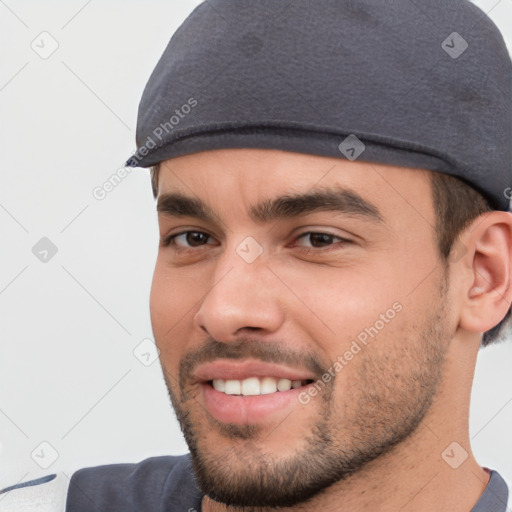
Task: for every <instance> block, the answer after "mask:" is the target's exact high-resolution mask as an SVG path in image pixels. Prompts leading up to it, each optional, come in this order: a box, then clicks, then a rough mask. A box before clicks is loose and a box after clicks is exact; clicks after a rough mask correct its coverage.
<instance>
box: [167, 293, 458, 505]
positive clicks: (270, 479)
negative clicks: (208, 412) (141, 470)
mask: <svg viewBox="0 0 512 512" xmlns="http://www.w3.org/2000/svg"><path fill="white" fill-rule="evenodd" d="M444 284H445V285H446V283H444ZM445 289H446V288H443V287H441V299H443V298H444V297H445V293H444V290H445ZM446 309H447V308H446V301H444V300H440V301H439V303H438V307H437V308H436V309H435V311H434V312H432V314H431V315H430V316H429V317H428V318H426V320H424V322H423V325H421V326H419V331H420V333H419V341H418V337H416V338H411V336H414V334H412V335H411V333H409V339H408V340H407V341H406V342H405V343H403V342H402V340H399V341H400V342H397V343H396V346H399V347H402V348H401V349H397V350H396V351H395V352H394V353H393V354H386V355H385V357H382V355H376V356H374V355H373V354H372V352H371V351H372V346H368V347H366V348H365V349H364V351H365V352H366V353H365V354H364V355H363V356H362V357H364V359H362V360H361V362H360V365H358V367H357V374H356V375H357V376H356V377H355V379H356V382H355V383H354V384H355V385H353V386H351V389H352V390H354V391H353V393H352V396H349V397H348V403H349V404H350V408H349V409H348V411H349V416H346V415H345V414H346V412H347V411H346V410H344V409H343V407H342V408H340V407H336V402H335V400H336V397H337V395H336V392H335V388H333V387H326V388H324V390H322V391H321V392H320V393H319V395H318V396H317V397H315V400H314V401H311V402H310V404H308V407H316V410H317V411H318V419H317V421H316V422H315V424H314V425H313V426H312V428H311V430H310V434H309V435H308V436H307V437H306V438H304V439H301V440H300V447H298V448H297V450H294V451H293V455H289V456H279V455H275V454H273V453H269V452H265V450H264V443H265V435H262V432H263V431H262V429H261V428H260V426H258V425H232V424H221V423H219V422H216V423H217V427H218V428H217V431H218V433H219V435H220V436H223V437H224V438H229V439H231V440H232V441H233V444H232V446H231V447H230V448H229V449H227V450H225V451H223V452H222V454H219V453H218V451H215V447H213V449H212V446H208V445H206V443H205V442H204V439H205V436H204V433H203V432H204V430H203V429H210V430H211V429H212V426H211V423H210V422H209V421H202V422H198V423H197V424H196V423H195V422H194V421H193V420H192V416H191V411H190V409H191V408H194V407H195V408H196V412H199V413H200V412H201V408H200V406H199V404H197V403H196V404H195V405H194V399H193V398H190V397H189V398H188V399H185V400H183V396H184V395H186V393H184V391H183V390H182V389H180V397H181V399H179V398H178V395H177V393H176V392H175V390H174V387H175V386H172V385H171V382H170V379H169V378H168V373H167V372H166V370H165V368H164V366H163V365H162V368H163V373H164V378H165V381H166V384H167V388H168V392H169V396H170V399H171V402H172V405H173V407H174V410H175V412H176V416H177V418H178V421H179V423H180V427H181V429H182V432H183V434H184V437H185V440H186V442H187V444H188V446H189V449H190V455H191V462H192V467H193V470H194V473H195V476H196V479H197V483H198V486H199V488H200V490H201V491H202V492H203V493H204V494H206V495H207V496H209V497H210V498H211V499H213V500H215V501H217V502H219V503H224V504H226V505H228V506H232V507H236V508H237V509H238V510H244V508H247V509H251V510H252V509H254V507H257V508H267V507H268V508H272V507H292V506H294V505H297V504H303V503H307V502H308V501H309V500H311V499H312V498H314V497H315V496H318V495H319V494H320V493H322V492H323V491H325V490H326V489H328V488H329V487H331V486H332V485H334V484H336V483H337V482H340V481H342V480H344V479H346V478H348V477H349V476H350V475H353V474H354V473H356V472H358V471H360V470H361V469H362V468H364V466H365V465H366V464H367V463H368V462H370V461H372V460H374V459H376V458H377V457H379V456H381V455H383V454H385V453H387V452H389V451H390V450H392V449H393V447H395V446H397V445H398V444H399V443H402V442H403V441H405V440H406V439H407V438H408V437H410V436H411V435H412V434H413V432H414V431H415V430H416V428H417V427H418V425H419V424H420V423H421V421H422V419H423V418H424V416H425V414H426V413H427V411H428V410H429V408H430V406H431V404H432V402H433V400H434V398H435V396H436V393H437V389H438V384H439V381H440V379H441V376H442V368H443V363H444V358H445V353H446V346H447V343H446V340H447V339H449V338H448V336H450V337H451V335H452V333H450V332H448V330H447V328H446V321H445V315H446ZM372 343H378V338H376V339H375V340H374V341H373V342H372ZM405 361H407V363H408V367H407V365H405V364H404V363H405ZM342 371H343V370H342ZM397 372H398V375H397ZM176 387H179V386H176ZM338 392H339V390H338ZM338 400H340V398H338ZM350 402H354V406H352V404H351V403H350ZM340 410H341V411H342V415H339V414H338V416H337V415H336V413H337V412H338V413H339V411H340ZM299 414H300V411H299ZM293 416H295V417H297V415H295V414H292V417H293ZM279 429H289V430H291V432H292V433H293V424H290V422H286V418H285V419H284V421H283V424H282V425H279V426H278V427H277V428H275V429H274V431H275V432H277V431H279ZM273 433H274V432H272V433H270V435H272V434H273ZM266 435H269V434H268V433H267V434H266ZM202 440H203V442H201V441H202Z"/></svg>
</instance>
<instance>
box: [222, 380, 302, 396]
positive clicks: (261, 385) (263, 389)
mask: <svg viewBox="0 0 512 512" xmlns="http://www.w3.org/2000/svg"><path fill="white" fill-rule="evenodd" d="M302 382H303V381H301V380H294V381H291V380H290V379H274V377H263V378H262V379H261V380H260V379H259V378H258V377H249V378H247V379H244V380H232V379H228V380H223V379H213V382H212V383H213V387H214V389H216V390H217V391H221V392H223V393H226V394H227V395H244V396H251V395H268V394H270V393H276V392H277V391H289V390H290V389H292V388H293V389H296V388H299V387H301V386H302Z"/></svg>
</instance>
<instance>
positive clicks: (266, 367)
mask: <svg viewBox="0 0 512 512" xmlns="http://www.w3.org/2000/svg"><path fill="white" fill-rule="evenodd" d="M194 378H195V381H196V384H199V386H200V389H201V393H200V395H199V400H200V401H201V402H202V405H203V407H204V409H205V410H206V411H207V413H208V414H209V415H210V416H211V417H213V418H214V419H216V420H217V421H219V422H222V423H233V424H238V425H241V424H256V423H259V424H261V423H264V422H270V421H272V420H273V419H278V418H280V417H282V416H283V415H284V414H290V412H291V411H292V410H293V409H294V408H298V407H301V404H300V402H299V400H298V397H299V394H300V393H301V392H304V391H305V390H306V389H307V388H308V387H309V386H310V385H311V384H312V383H313V382H314V375H312V374H311V373H310V372H308V371H304V370H301V369H294V368H290V367H286V366H281V365H275V364H268V363H263V362H260V361H254V360H252V361H244V362H238V361H233V360H217V361H214V362H212V363H207V364H204V365H201V366H200V367H199V368H198V369H197V371H196V372H195V374H194Z"/></svg>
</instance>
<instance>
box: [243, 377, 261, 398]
mask: <svg viewBox="0 0 512 512" xmlns="http://www.w3.org/2000/svg"><path fill="white" fill-rule="evenodd" d="M259 394H260V381H259V379H257V378H256V377H251V378H249V379H244V380H243V381H242V395H259Z"/></svg>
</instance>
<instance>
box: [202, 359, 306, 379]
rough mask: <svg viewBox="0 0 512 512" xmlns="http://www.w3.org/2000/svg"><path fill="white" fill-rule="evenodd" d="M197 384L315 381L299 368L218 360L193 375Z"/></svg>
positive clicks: (254, 361) (247, 361)
mask: <svg viewBox="0 0 512 512" xmlns="http://www.w3.org/2000/svg"><path fill="white" fill-rule="evenodd" d="M193 377H194V379H195V380H196V381H197V382H208V381H210V380H213V379H222V380H244V379H247V378H249V377H274V378H276V379H289V380H292V381H293V380H314V378H315V377H314V376H313V375H312V374H311V372H309V371H307V370H303V369H299V368H290V367H289V366H283V365H279V364H273V363H265V362H263V361H256V360H254V359H253V360H246V361H233V360H230V359H217V360H216V361H213V362H211V363H205V364H202V365H201V366H199V367H198V368H197V370H196V371H195V372H194V375H193Z"/></svg>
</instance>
